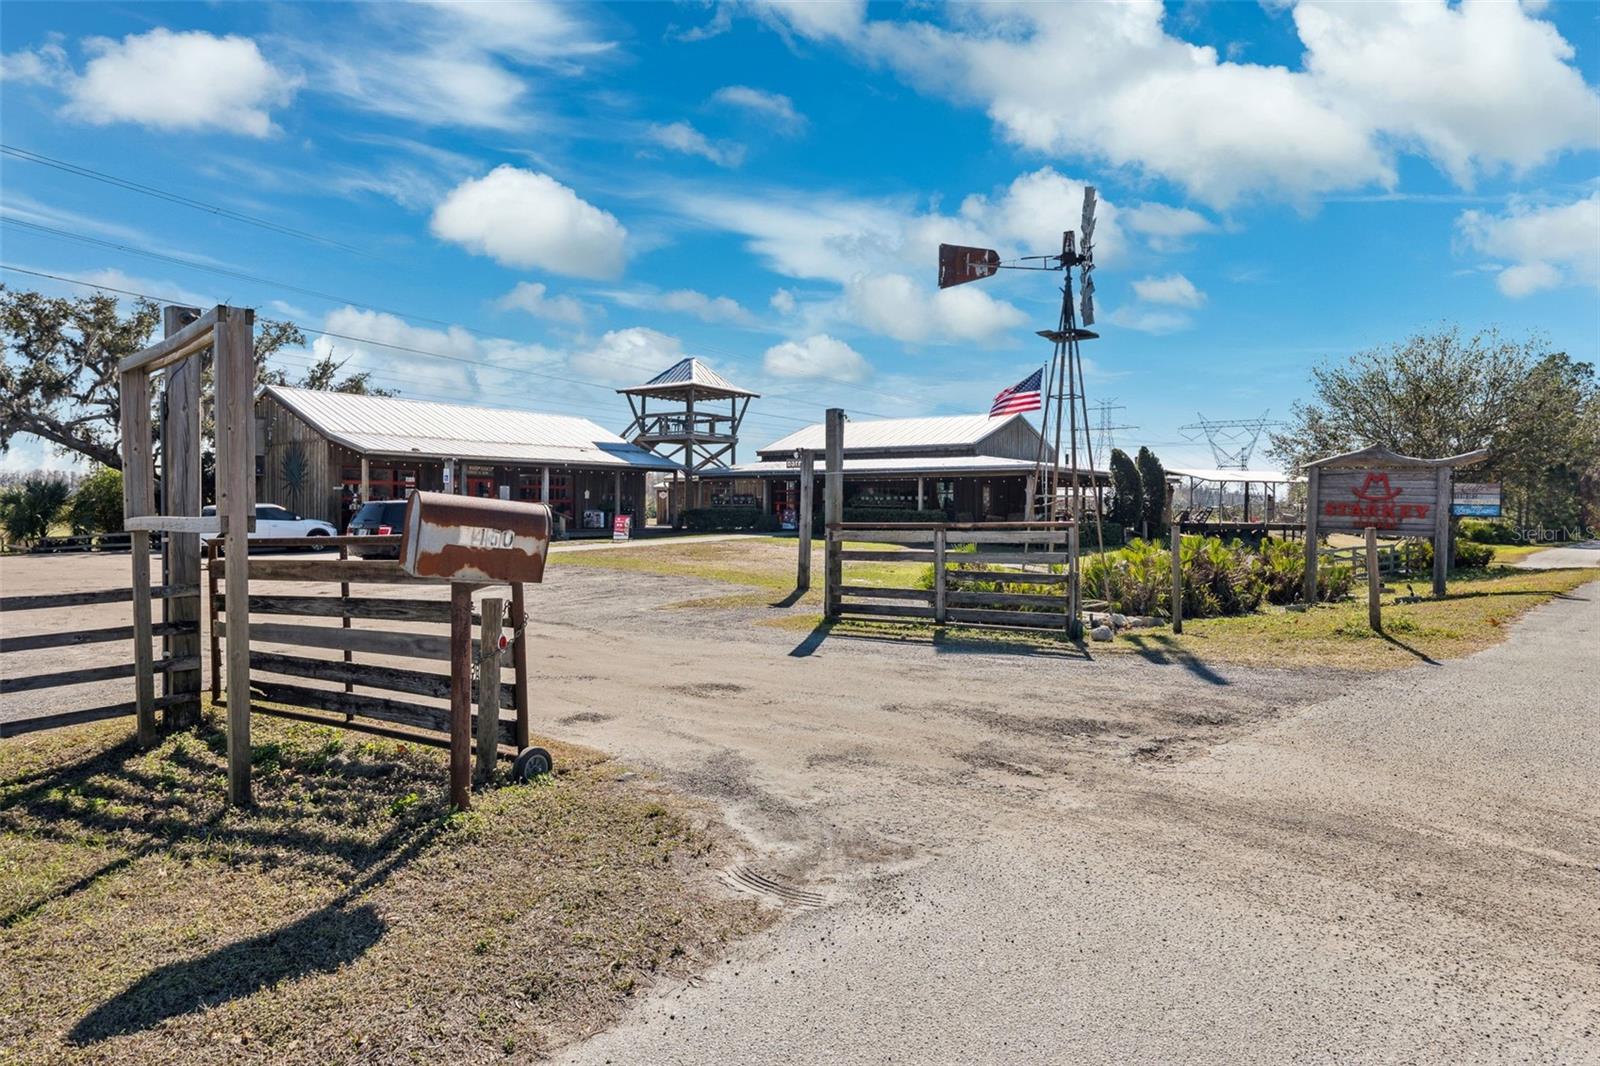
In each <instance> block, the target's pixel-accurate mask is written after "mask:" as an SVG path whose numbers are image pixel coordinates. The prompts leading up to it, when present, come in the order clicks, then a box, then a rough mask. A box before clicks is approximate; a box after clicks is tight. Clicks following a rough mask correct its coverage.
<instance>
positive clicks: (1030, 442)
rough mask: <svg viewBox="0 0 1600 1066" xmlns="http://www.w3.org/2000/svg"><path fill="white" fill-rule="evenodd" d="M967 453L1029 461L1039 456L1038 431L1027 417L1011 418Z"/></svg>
mask: <svg viewBox="0 0 1600 1066" xmlns="http://www.w3.org/2000/svg"><path fill="white" fill-rule="evenodd" d="M968 453H969V454H975V455H998V456H1000V457H1001V458H1004V459H1027V460H1029V461H1030V462H1031V461H1032V460H1034V459H1037V458H1038V457H1039V432H1038V430H1036V429H1034V428H1033V426H1032V425H1031V424H1030V423H1029V422H1028V420H1027V419H1025V418H1018V419H1013V420H1012V421H1011V422H1010V423H1008V424H1007V425H1004V426H1001V427H1000V428H998V429H996V430H995V431H994V432H993V433H991V434H989V435H988V436H987V437H985V438H983V439H982V440H981V441H979V442H978V445H977V448H976V449H969V450H968ZM1095 459H1096V460H1097V461H1098V462H1100V463H1104V462H1105V460H1104V459H1102V458H1101V457H1100V456H1096V457H1095ZM1083 465H1084V466H1087V465H1088V464H1087V463H1084V464H1083Z"/></svg>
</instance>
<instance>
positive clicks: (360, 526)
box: [350, 500, 406, 559]
mask: <svg viewBox="0 0 1600 1066" xmlns="http://www.w3.org/2000/svg"><path fill="white" fill-rule="evenodd" d="M405 521H406V501H404V500H372V501H369V502H368V503H364V504H362V505H361V510H359V511H357V512H356V516H355V517H354V518H352V519H351V520H350V535H351V536H352V537H387V536H391V535H393V536H399V534H400V529H401V527H402V526H404V525H405ZM350 550H351V552H352V553H354V554H355V555H358V556H360V557H361V558H363V559H398V558H400V548H399V546H398V545H388V546H384V547H375V548H354V547H353V548H351V549H350Z"/></svg>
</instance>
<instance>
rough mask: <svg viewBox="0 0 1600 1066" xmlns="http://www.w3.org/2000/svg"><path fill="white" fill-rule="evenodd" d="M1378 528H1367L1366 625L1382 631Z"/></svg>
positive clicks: (1378, 631)
mask: <svg viewBox="0 0 1600 1066" xmlns="http://www.w3.org/2000/svg"><path fill="white" fill-rule="evenodd" d="M1378 569H1379V568H1378V527H1376V526H1368V527H1367V624H1368V625H1369V626H1371V627H1372V631H1373V632H1374V633H1381V632H1382V631H1383V604H1382V594H1383V579H1382V577H1381V576H1380V575H1379V573H1378Z"/></svg>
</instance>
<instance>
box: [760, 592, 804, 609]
mask: <svg viewBox="0 0 1600 1066" xmlns="http://www.w3.org/2000/svg"><path fill="white" fill-rule="evenodd" d="M806 591H807V590H806V589H798V588H797V589H795V590H794V591H793V592H791V593H789V595H787V596H785V597H784V598H783V599H781V600H774V601H773V602H772V603H769V604H767V606H768V607H793V606H794V605H795V604H797V603H799V602H800V601H801V599H803V598H804V597H805V594H806Z"/></svg>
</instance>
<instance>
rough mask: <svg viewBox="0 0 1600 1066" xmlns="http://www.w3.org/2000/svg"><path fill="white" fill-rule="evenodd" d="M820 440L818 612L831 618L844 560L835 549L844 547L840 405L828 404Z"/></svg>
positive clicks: (835, 611) (837, 604) (836, 614)
mask: <svg viewBox="0 0 1600 1066" xmlns="http://www.w3.org/2000/svg"><path fill="white" fill-rule="evenodd" d="M824 442H825V444H826V453H827V454H826V457H825V460H826V463H827V472H826V474H825V475H824V485H823V489H824V492H823V524H824V526H825V527H826V530H825V532H826V537H825V540H824V545H825V555H826V559H827V567H826V573H825V575H824V579H823V612H822V616H823V618H825V619H826V620H828V621H830V622H831V621H833V620H834V619H837V618H838V617H839V607H840V594H839V586H840V585H841V584H843V583H844V564H843V561H842V560H841V559H840V558H839V552H840V551H841V550H843V548H844V544H843V542H842V536H843V535H842V533H841V531H840V529H839V523H840V522H842V521H844V409H843V408H840V407H830V408H828V415H827V426H826V434H825V437H824Z"/></svg>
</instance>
